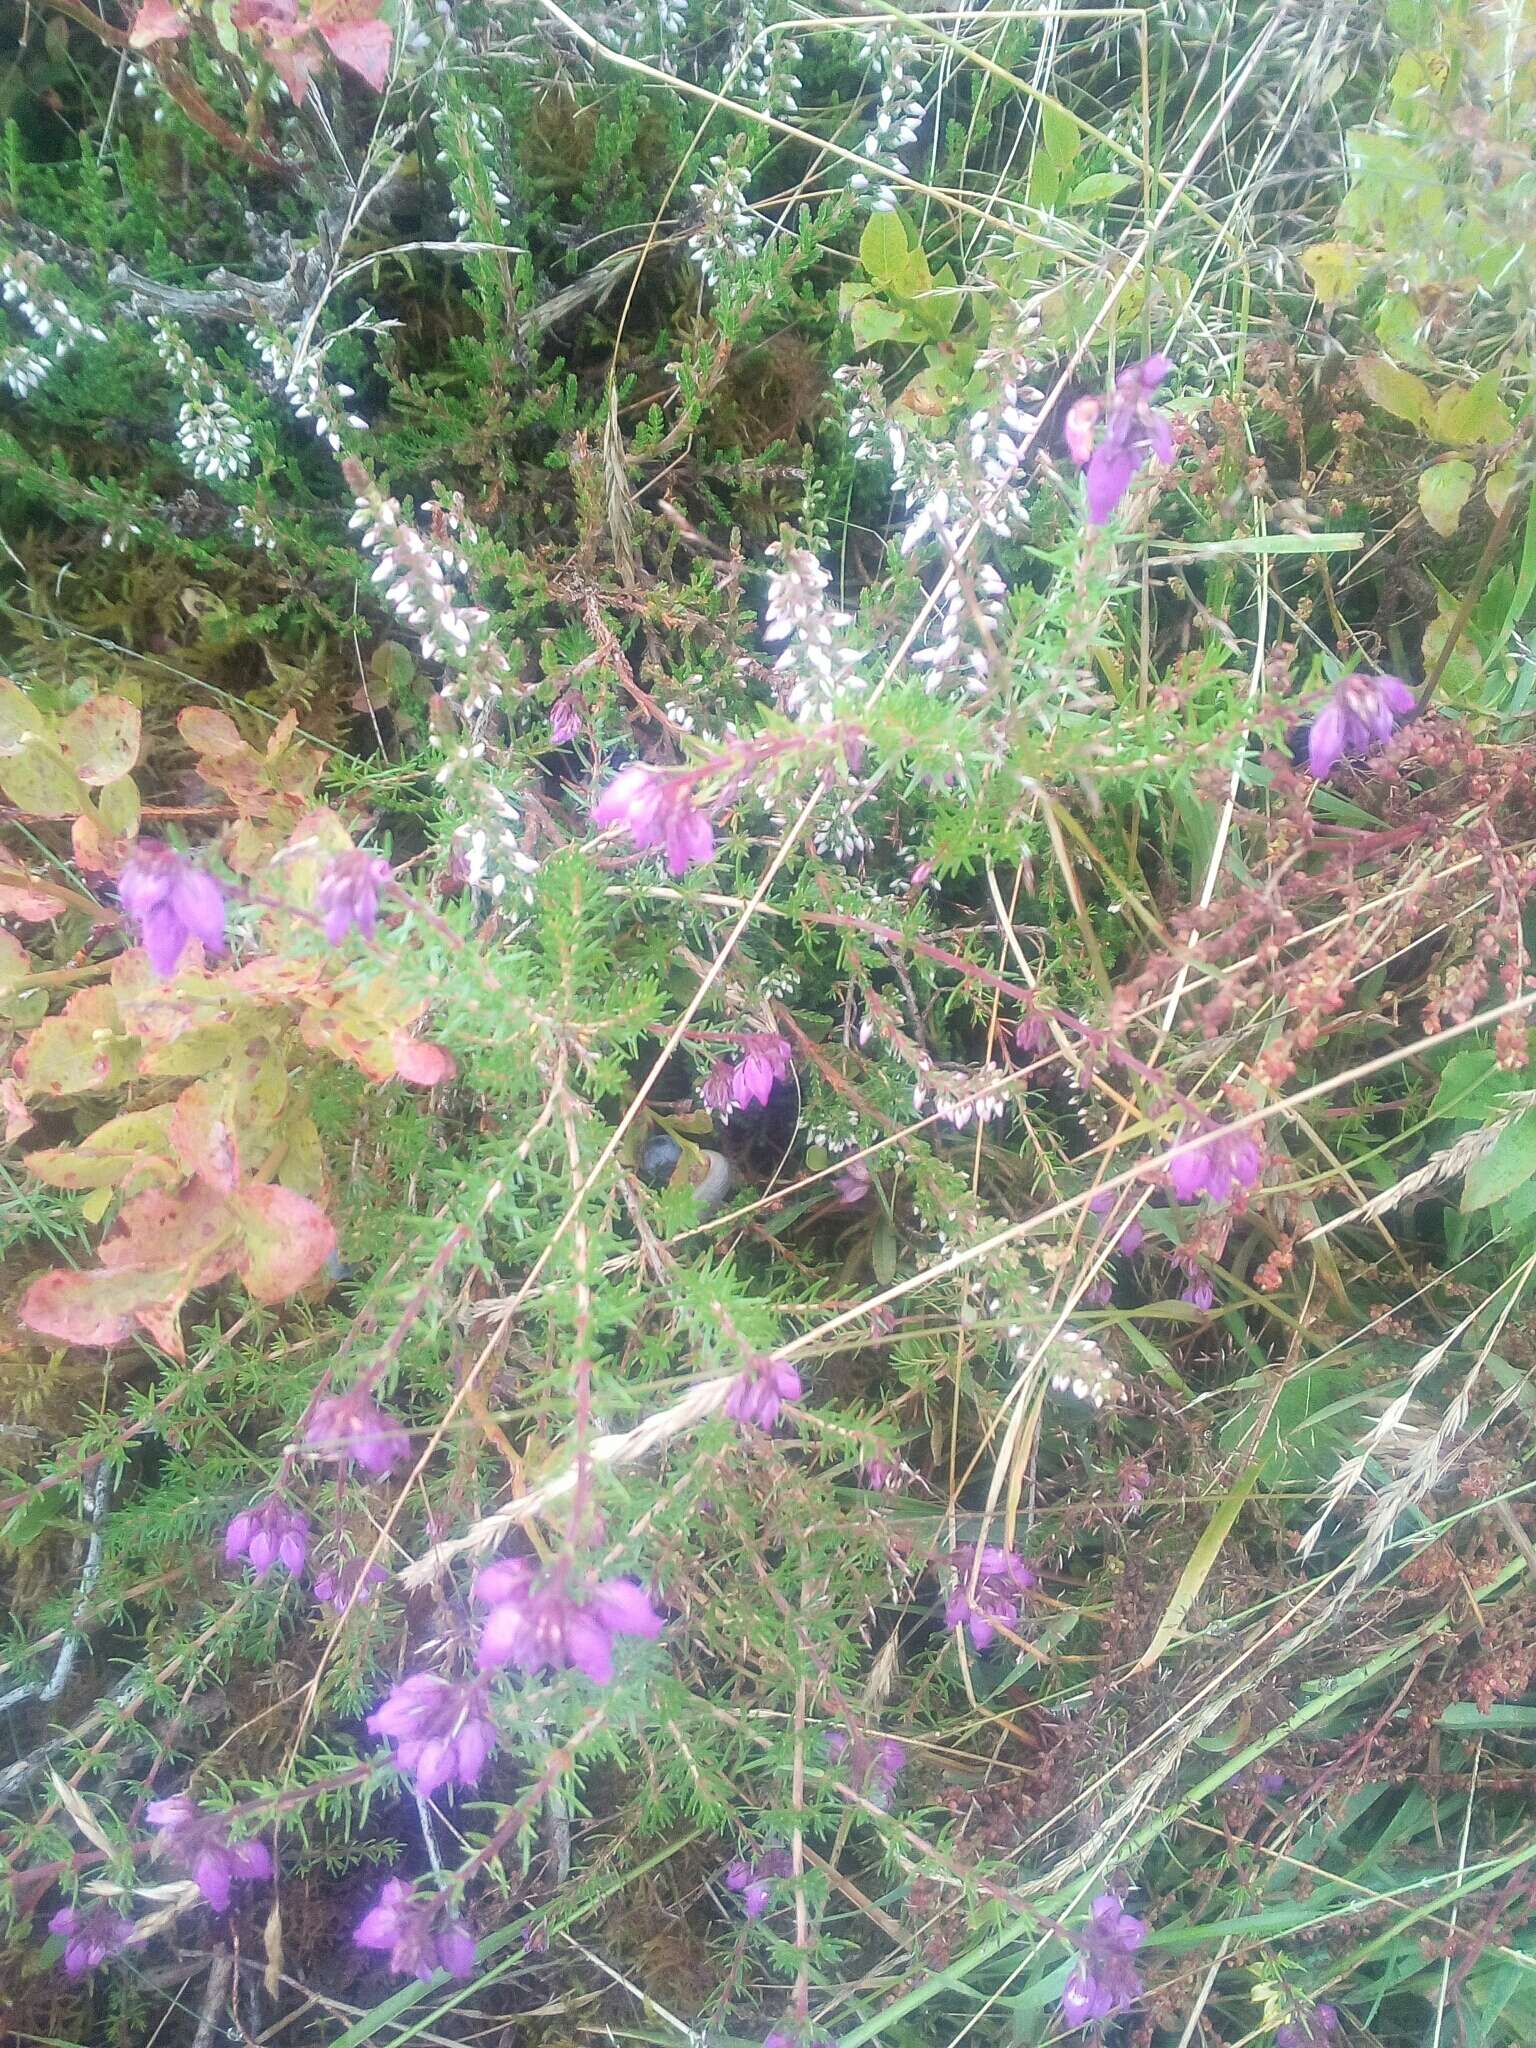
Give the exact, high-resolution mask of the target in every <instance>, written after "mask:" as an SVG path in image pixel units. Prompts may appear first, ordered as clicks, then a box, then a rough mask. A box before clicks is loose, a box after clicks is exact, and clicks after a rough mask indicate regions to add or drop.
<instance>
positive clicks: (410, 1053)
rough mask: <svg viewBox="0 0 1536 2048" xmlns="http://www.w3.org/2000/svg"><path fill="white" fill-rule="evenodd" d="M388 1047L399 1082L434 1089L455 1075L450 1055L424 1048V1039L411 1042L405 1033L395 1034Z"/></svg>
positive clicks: (440, 1050)
mask: <svg viewBox="0 0 1536 2048" xmlns="http://www.w3.org/2000/svg"><path fill="white" fill-rule="evenodd" d="M390 1044H391V1047H392V1049H393V1052H394V1055H395V1072H396V1073H397V1074H398V1075H399V1076H400V1079H401V1080H402V1081H414V1082H415V1084H416V1086H417V1087H418V1088H435V1087H437V1085H438V1083H439V1082H440V1081H451V1080H452V1079H453V1077H454V1075H455V1074H456V1073H457V1072H458V1068H457V1067H456V1066H455V1065H454V1063H453V1055H452V1054H451V1053H446V1052H444V1051H443V1048H442V1047H441V1046H440V1045H428V1044H427V1042H426V1040H425V1039H422V1038H412V1037H411V1035H410V1033H409V1032H408V1031H397V1032H396V1033H395V1035H394V1037H393V1039H391V1041H390Z"/></svg>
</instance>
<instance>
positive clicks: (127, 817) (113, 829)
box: [96, 775, 139, 839]
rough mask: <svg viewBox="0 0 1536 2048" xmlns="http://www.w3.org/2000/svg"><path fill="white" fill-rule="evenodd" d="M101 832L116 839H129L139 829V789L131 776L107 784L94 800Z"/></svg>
mask: <svg viewBox="0 0 1536 2048" xmlns="http://www.w3.org/2000/svg"><path fill="white" fill-rule="evenodd" d="M96 815H97V817H98V818H99V819H100V820H101V826H102V830H103V831H104V832H110V833H111V834H112V835H113V837H114V838H117V839H131V838H132V837H133V835H134V833H135V832H137V831H138V829H139V788H138V784H137V783H136V782H135V781H134V779H133V777H132V776H131V775H120V776H119V777H118V778H117V780H116V781H115V782H109V783H108V784H107V785H106V787H105V788H104V789H103V790H102V791H101V793H100V795H99V796H98V797H97V799H96Z"/></svg>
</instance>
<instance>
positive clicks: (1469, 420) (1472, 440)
mask: <svg viewBox="0 0 1536 2048" xmlns="http://www.w3.org/2000/svg"><path fill="white" fill-rule="evenodd" d="M1514 424H1515V423H1514V421H1513V420H1512V419H1511V418H1510V416H1509V408H1508V407H1507V406H1506V405H1505V403H1504V401H1503V399H1502V398H1500V396H1499V373H1498V371H1497V370H1488V371H1486V372H1485V373H1484V374H1483V375H1482V376H1481V377H1479V378H1478V380H1477V382H1476V383H1475V384H1470V385H1468V387H1467V389H1466V390H1465V391H1442V392H1441V394H1440V396H1439V397H1438V398H1437V399H1436V401H1435V409H1434V415H1433V418H1432V419H1431V421H1430V428H1431V431H1432V432H1433V433H1434V435H1435V438H1436V439H1437V440H1440V441H1449V442H1450V443H1451V445H1452V446H1453V447H1456V448H1466V447H1470V446H1472V445H1474V444H1478V443H1485V442H1489V441H1507V440H1508V439H1509V437H1510V435H1511V434H1512V433H1513V432H1514Z"/></svg>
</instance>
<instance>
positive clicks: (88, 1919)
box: [48, 1900, 133, 1977]
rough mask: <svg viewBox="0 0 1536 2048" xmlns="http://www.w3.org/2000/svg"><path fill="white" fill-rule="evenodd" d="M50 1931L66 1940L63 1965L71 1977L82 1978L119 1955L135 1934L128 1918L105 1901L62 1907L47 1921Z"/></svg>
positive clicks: (63, 1940) (64, 1941)
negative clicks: (88, 1971)
mask: <svg viewBox="0 0 1536 2048" xmlns="http://www.w3.org/2000/svg"><path fill="white" fill-rule="evenodd" d="M48 1932H49V1933H50V1934H56V1935H58V1936H59V1938H60V1939H61V1940H62V1942H63V1943H64V1955H63V1958H62V1960H63V1964H64V1968H65V1970H66V1971H67V1972H68V1974H69V1975H70V1976H71V1977H83V1976H84V1975H85V1973H86V1971H87V1970H94V1969H97V1968H99V1966H100V1965H101V1964H102V1963H105V1962H108V1961H109V1960H110V1959H111V1958H112V1957H113V1956H115V1955H120V1954H121V1953H122V1951H123V1950H124V1949H125V1948H126V1947H127V1946H128V1943H129V1940H130V1939H131V1937H132V1935H133V1922H132V1921H131V1920H125V1919H124V1918H123V1916H122V1914H121V1913H119V1912H116V1911H115V1910H114V1909H113V1908H112V1907H111V1906H109V1905H107V1903H106V1902H105V1900H102V1901H100V1902H99V1903H96V1904H93V1905H89V1906H61V1907H60V1908H59V1910H58V1912H57V1913H55V1914H54V1916H53V1918H52V1919H51V1920H50V1921H49V1922H48Z"/></svg>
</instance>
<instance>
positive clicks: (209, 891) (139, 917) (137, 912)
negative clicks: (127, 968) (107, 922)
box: [117, 839, 224, 976]
mask: <svg viewBox="0 0 1536 2048" xmlns="http://www.w3.org/2000/svg"><path fill="white" fill-rule="evenodd" d="M117 895H118V901H119V902H120V903H121V904H122V906H123V908H124V910H126V911H127V913H128V915H129V917H130V918H132V920H133V922H134V924H135V926H136V927H137V929H138V935H139V944H140V945H141V946H142V947H143V948H144V950H145V952H146V953H147V954H148V955H149V964H150V966H151V967H153V969H154V970H155V972H156V974H158V975H161V976H164V975H168V974H174V973H175V972H176V967H177V963H178V962H179V961H180V959H181V956H182V954H183V953H184V952H185V951H186V949H187V941H188V940H189V939H201V940H202V942H203V944H204V945H205V946H206V947H207V948H208V950H209V952H210V953H218V952H221V951H222V950H223V947H224V892H223V890H222V889H220V887H219V885H218V883H217V882H216V881H215V880H214V879H213V877H212V875H205V874H204V873H203V871H202V869H201V868H195V867H193V865H192V863H191V861H189V860H186V859H184V858H183V856H182V855H181V854H179V853H177V852H175V851H174V850H173V849H172V848H171V847H169V846H162V845H161V843H160V841H159V840H158V839H141V840H139V841H138V842H137V844H136V845H135V847H134V849H133V852H132V854H131V855H130V856H129V858H128V861H127V864H126V865H125V867H124V869H123V872H122V874H121V875H120V876H119V877H118V882H117Z"/></svg>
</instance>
